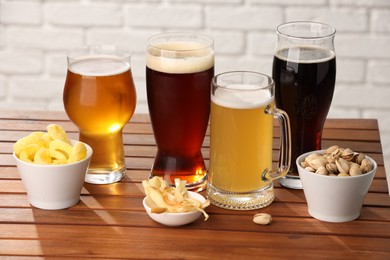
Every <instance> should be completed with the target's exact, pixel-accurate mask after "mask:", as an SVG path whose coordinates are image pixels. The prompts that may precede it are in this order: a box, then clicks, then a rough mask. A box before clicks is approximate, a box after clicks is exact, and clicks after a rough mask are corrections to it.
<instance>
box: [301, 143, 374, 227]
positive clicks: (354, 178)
mask: <svg viewBox="0 0 390 260" xmlns="http://www.w3.org/2000/svg"><path fill="white" fill-rule="evenodd" d="M328 149H329V148H328ZM328 149H327V150H328ZM314 154H318V155H322V156H323V157H325V159H326V160H325V161H328V162H327V163H325V161H324V160H322V159H319V160H318V161H315V162H310V163H311V164H312V165H311V166H310V165H308V164H307V163H305V162H307V161H308V159H307V158H311V159H313V160H314V159H315V158H316V156H315V155H314ZM344 154H345V155H344V158H345V159H344V158H342V157H341V155H339V156H335V158H336V160H337V163H336V161H333V164H335V165H336V168H338V169H337V171H338V172H336V173H334V172H335V171H336V169H334V168H335V167H334V165H331V166H329V165H327V164H329V161H331V159H329V160H328V158H326V157H327V155H326V150H318V151H312V152H308V153H305V154H302V155H301V156H299V157H298V158H297V161H296V164H297V166H298V172H299V176H300V179H301V182H302V186H303V191H304V194H305V197H306V201H307V204H308V212H309V214H310V215H311V216H312V217H314V218H316V219H318V220H322V221H326V222H348V221H352V220H355V219H357V218H358V217H359V216H360V212H361V208H362V205H363V202H364V199H365V197H366V194H367V192H368V189H369V188H370V186H371V183H372V180H373V178H374V175H375V172H376V170H377V164H376V162H375V161H374V160H373V159H372V158H370V157H369V156H367V155H363V156H364V157H363V156H362V155H360V158H359V159H358V158H357V156H359V154H358V153H355V152H353V155H351V157H347V155H348V153H347V152H345V153H344ZM349 154H351V153H350V152H349ZM353 156H354V157H355V158H352V157H353ZM339 158H341V159H339ZM363 159H364V161H363ZM355 160H358V162H359V163H357V162H354V161H355ZM309 161H310V160H309ZM320 161H322V163H321V162H320ZM346 162H347V163H346ZM362 163H363V164H362ZM356 164H359V166H360V167H361V168H362V170H361V172H359V170H357V169H353V168H354V167H357V165H356ZM312 166H314V167H312ZM321 166H323V167H324V168H325V170H324V168H322V167H321ZM320 167H321V168H320ZM332 168H333V170H332ZM340 170H341V171H340ZM347 171H348V173H347ZM349 172H350V173H351V174H352V175H350V173H349Z"/></svg>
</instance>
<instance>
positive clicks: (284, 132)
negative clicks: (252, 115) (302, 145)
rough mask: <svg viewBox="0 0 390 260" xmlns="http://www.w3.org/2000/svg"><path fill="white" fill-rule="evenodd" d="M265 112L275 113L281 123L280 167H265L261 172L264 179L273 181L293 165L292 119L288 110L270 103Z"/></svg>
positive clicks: (282, 175)
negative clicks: (285, 110) (270, 168)
mask: <svg viewBox="0 0 390 260" xmlns="http://www.w3.org/2000/svg"><path fill="white" fill-rule="evenodd" d="M264 113H266V114H269V115H273V116H274V117H276V118H277V119H278V120H279V123H280V155H279V167H278V168H277V169H275V170H273V169H272V170H269V169H265V170H264V171H263V173H262V174H261V178H262V180H263V181H265V182H267V181H271V180H275V179H279V178H281V177H284V176H285V175H286V174H287V173H288V170H289V169H290V165H291V130H290V119H289V117H288V115H287V113H286V112H284V111H283V110H281V109H277V108H275V107H271V106H270V105H268V106H267V107H266V108H265V110H264Z"/></svg>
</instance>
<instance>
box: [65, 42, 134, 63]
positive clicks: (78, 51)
mask: <svg viewBox="0 0 390 260" xmlns="http://www.w3.org/2000/svg"><path fill="white" fill-rule="evenodd" d="M94 50H95V51H102V52H103V51H106V52H107V53H93V51H94ZM131 54H132V53H131V51H130V50H129V49H126V48H122V47H119V46H117V45H113V44H89V45H86V46H83V47H78V48H74V49H70V50H68V51H67V53H66V57H67V58H68V59H71V60H75V61H77V60H80V59H85V58H86V57H89V56H102V57H104V56H106V57H108V56H115V57H116V58H118V59H120V60H127V59H129V58H131Z"/></svg>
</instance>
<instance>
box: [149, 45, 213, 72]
mask: <svg viewBox="0 0 390 260" xmlns="http://www.w3.org/2000/svg"><path fill="white" fill-rule="evenodd" d="M146 66H148V67H149V68H150V69H152V70H156V71H160V72H165V73H175V74H183V73H195V72H201V71H205V70H208V69H210V68H212V67H213V66H214V52H213V50H212V49H211V48H207V46H206V45H204V44H201V43H197V42H169V43H164V44H159V45H156V46H153V47H151V48H150V49H149V50H148V53H147V56H146Z"/></svg>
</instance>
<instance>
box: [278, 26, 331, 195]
mask: <svg viewBox="0 0 390 260" xmlns="http://www.w3.org/2000/svg"><path fill="white" fill-rule="evenodd" d="M335 32H336V31H335V29H334V28H333V27H331V26H329V25H326V24H322V23H317V22H290V23H286V24H282V25H280V26H279V27H278V28H277V35H278V42H277V45H276V50H275V55H274V60H273V73H272V76H273V79H274V80H275V86H276V93H275V101H276V106H277V107H278V108H280V109H283V110H284V111H286V112H287V114H288V115H289V117H290V122H291V136H292V140H291V141H292V146H291V152H292V158H291V159H292V161H293V162H294V163H292V164H291V168H290V172H289V174H287V176H286V177H285V178H283V179H280V183H281V184H282V185H283V186H285V187H289V188H295V189H300V188H302V185H301V183H300V180H299V176H298V170H297V166H296V164H295V161H296V159H297V158H298V156H299V155H301V154H303V153H306V152H309V151H314V150H320V149H321V137H322V129H323V126H324V123H325V120H326V117H327V114H328V111H329V108H330V105H331V102H332V97H333V92H334V87H335V81H336V55H335V50H334V44H333V39H334V36H335Z"/></svg>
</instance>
